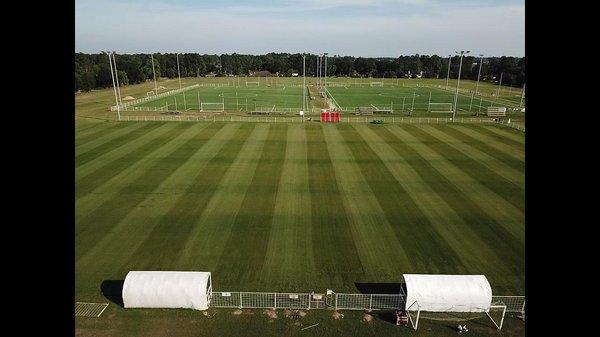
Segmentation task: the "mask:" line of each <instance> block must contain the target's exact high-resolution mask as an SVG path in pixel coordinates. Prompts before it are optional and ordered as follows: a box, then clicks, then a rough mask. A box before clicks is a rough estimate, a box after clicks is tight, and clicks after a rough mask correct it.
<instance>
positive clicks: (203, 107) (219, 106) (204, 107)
mask: <svg viewBox="0 0 600 337" xmlns="http://www.w3.org/2000/svg"><path fill="white" fill-rule="evenodd" d="M200 111H212V112H222V111H225V104H224V103H204V102H201V103H200Z"/></svg>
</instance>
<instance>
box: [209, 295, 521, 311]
mask: <svg viewBox="0 0 600 337" xmlns="http://www.w3.org/2000/svg"><path fill="white" fill-rule="evenodd" d="M327 296H331V297H330V300H328V301H327V300H326V297H327ZM405 300H406V297H405V295H402V294H349V293H333V294H332V295H325V294H315V293H273V292H238V291H236V292H225V291H217V292H215V291H213V292H212V293H211V301H210V306H211V307H214V308H238V309H244V308H248V309H251V308H253V309H306V310H310V309H324V308H326V307H328V308H331V309H335V310H367V311H373V310H395V309H404V306H405ZM492 305H505V306H506V312H514V313H524V312H525V296H492Z"/></svg>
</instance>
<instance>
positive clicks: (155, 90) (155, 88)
mask: <svg viewBox="0 0 600 337" xmlns="http://www.w3.org/2000/svg"><path fill="white" fill-rule="evenodd" d="M150 59H151V60H152V76H153V77H154V94H155V95H156V94H158V88H157V87H156V72H155V71H154V54H150Z"/></svg>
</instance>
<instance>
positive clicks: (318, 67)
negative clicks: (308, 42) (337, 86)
mask: <svg viewBox="0 0 600 337" xmlns="http://www.w3.org/2000/svg"><path fill="white" fill-rule="evenodd" d="M320 58H321V56H319V54H317V88H319V71H320V70H321V64H320V63H319V59H320Z"/></svg>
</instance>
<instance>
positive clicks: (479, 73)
mask: <svg viewBox="0 0 600 337" xmlns="http://www.w3.org/2000/svg"><path fill="white" fill-rule="evenodd" d="M479 56H481V60H480V61H479V72H478V73H477V84H476V85H475V95H477V93H478V92H479V91H478V90H479V77H480V76H481V67H482V66H483V54H480V55H479Z"/></svg>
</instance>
